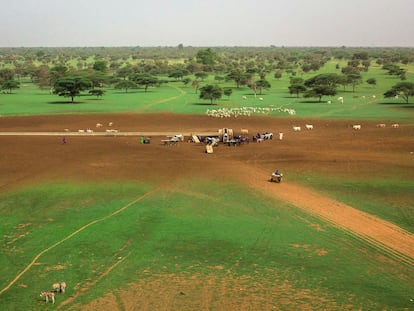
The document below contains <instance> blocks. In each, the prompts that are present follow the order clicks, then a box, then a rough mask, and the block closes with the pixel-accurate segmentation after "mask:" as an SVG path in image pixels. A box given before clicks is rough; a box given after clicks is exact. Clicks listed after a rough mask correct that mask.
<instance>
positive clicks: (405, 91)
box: [384, 82, 414, 104]
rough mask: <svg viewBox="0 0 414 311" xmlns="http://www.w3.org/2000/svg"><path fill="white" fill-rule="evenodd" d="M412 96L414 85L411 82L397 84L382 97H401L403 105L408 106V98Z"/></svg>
mask: <svg viewBox="0 0 414 311" xmlns="http://www.w3.org/2000/svg"><path fill="white" fill-rule="evenodd" d="M413 95H414V83H412V82H399V83H397V84H396V85H394V86H393V87H392V88H391V89H389V90H388V91H386V92H385V93H384V97H386V98H389V97H395V96H401V97H402V98H403V99H404V100H405V103H406V104H408V100H409V98H410V96H413Z"/></svg>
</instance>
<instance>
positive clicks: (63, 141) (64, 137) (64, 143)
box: [62, 136, 66, 145]
mask: <svg viewBox="0 0 414 311" xmlns="http://www.w3.org/2000/svg"><path fill="white" fill-rule="evenodd" d="M62 144H63V145H66V136H63V137H62Z"/></svg>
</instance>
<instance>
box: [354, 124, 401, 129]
mask: <svg viewBox="0 0 414 311" xmlns="http://www.w3.org/2000/svg"><path fill="white" fill-rule="evenodd" d="M386 126H387V125H386V124H385V123H379V124H377V127H380V128H384V127H386ZM361 127H362V126H361V124H354V125H352V128H353V129H354V130H357V131H358V130H360V129H361ZM399 127H400V125H399V124H398V123H393V124H391V128H394V129H396V128H399Z"/></svg>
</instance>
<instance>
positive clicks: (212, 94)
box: [200, 84, 223, 104]
mask: <svg viewBox="0 0 414 311" xmlns="http://www.w3.org/2000/svg"><path fill="white" fill-rule="evenodd" d="M222 95H223V90H222V89H221V87H219V86H218V85H211V84H209V85H206V86H203V87H202V88H200V99H206V100H207V99H208V100H210V103H211V104H213V100H217V99H220V98H221V96H222Z"/></svg>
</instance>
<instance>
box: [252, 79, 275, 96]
mask: <svg viewBox="0 0 414 311" xmlns="http://www.w3.org/2000/svg"><path fill="white" fill-rule="evenodd" d="M271 87H272V86H271V85H270V83H269V81H267V80H265V79H260V80H257V81H256V88H257V89H258V90H259V94H260V95H262V90H263V89H270V88H271Z"/></svg>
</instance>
